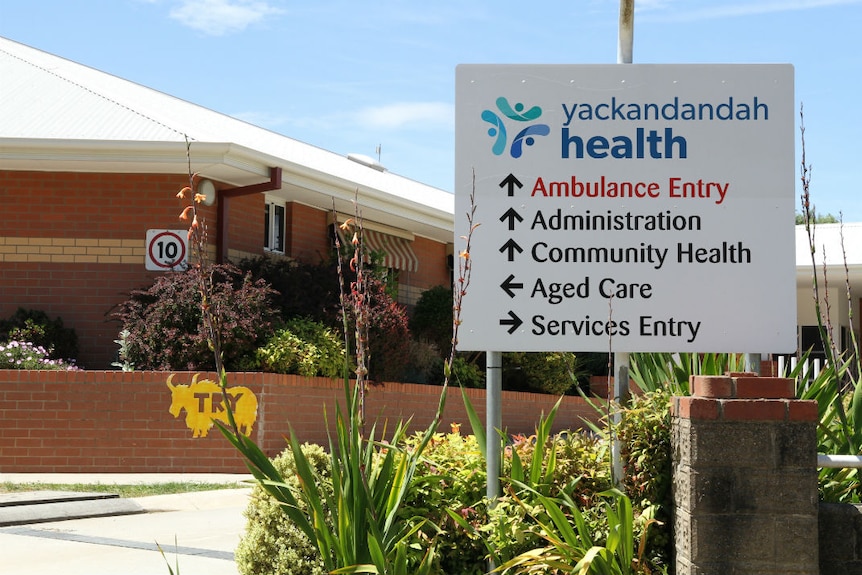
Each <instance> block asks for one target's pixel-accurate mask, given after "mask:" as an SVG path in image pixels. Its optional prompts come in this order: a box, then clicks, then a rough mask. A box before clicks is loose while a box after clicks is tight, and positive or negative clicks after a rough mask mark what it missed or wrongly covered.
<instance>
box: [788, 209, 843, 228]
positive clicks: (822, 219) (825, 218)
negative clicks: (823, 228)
mask: <svg viewBox="0 0 862 575" xmlns="http://www.w3.org/2000/svg"><path fill="white" fill-rule="evenodd" d="M813 213H814V212H812V215H813ZM809 217H810V216H809ZM805 221H806V216H805V214H804V213H799V212H796V225H797V226H802V225H805ZM812 222H813V223H815V224H837V223H838V218H836V217H835V216H833V215H832V214H817V215H816V216H814V218H813V220H812Z"/></svg>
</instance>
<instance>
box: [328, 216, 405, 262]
mask: <svg viewBox="0 0 862 575" xmlns="http://www.w3.org/2000/svg"><path fill="white" fill-rule="evenodd" d="M335 229H336V231H338V235H339V237H340V238H341V244H342V245H345V246H347V245H350V239H351V237H352V236H351V237H347V234H346V233H345V232H344V231H343V230H342V229H341V228H339V227H337V226H336V228H335ZM362 241H363V243H364V244H365V252H366V255H365V259H364V261H368V254H369V253H370V252H382V253H383V254H384V255H383V261H382V262H381V263H382V265H383V267H387V268H395V269H398V270H403V271H410V272H415V271H418V270H419V258H418V257H416V254H415V253H414V252H413V247H412V246H411V245H410V243H411V242H410V240H407V239H404V238H399V237H397V236H393V235H390V234H385V233H383V232H378V231H375V230H369V229H368V228H365V229H363V230H362Z"/></svg>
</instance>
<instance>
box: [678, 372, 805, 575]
mask: <svg viewBox="0 0 862 575" xmlns="http://www.w3.org/2000/svg"><path fill="white" fill-rule="evenodd" d="M690 386H691V393H692V395H691V396H690V397H674V398H673V404H672V407H671V409H672V416H673V418H672V422H673V423H672V442H673V485H674V507H675V509H674V539H675V544H676V573H677V575H726V574H744V575H777V574H783V573H788V574H789V573H793V574H806V575H817V574H819V567H818V527H817V510H818V495H817V436H816V425H817V403H816V402H815V401H800V400H796V399H794V398H795V386H794V381H793V380H792V379H787V378H779V377H757V376H756V375H754V374H751V373H731V374H728V375H727V376H693V377H692V378H691V381H690Z"/></svg>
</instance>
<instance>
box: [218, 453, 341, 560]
mask: <svg viewBox="0 0 862 575" xmlns="http://www.w3.org/2000/svg"><path fill="white" fill-rule="evenodd" d="M302 453H303V454H305V456H306V458H307V459H308V462H309V464H310V465H311V467H312V469H313V470H314V472H315V473H316V474H317V476H318V477H320V481H321V485H323V486H325V485H329V483H328V482H329V477H328V474H329V456H328V455H327V454H326V452H325V451H324V450H323V448H322V447H320V446H318V445H312V444H305V445H303V446H302ZM272 463H273V465H274V466H275V467H276V469H278V470H279V471H280V472H281V474H282V476H283V477H284V478H285V482H286V483H287V484H288V485H290V487H291V488H292V489H298V488H299V480H298V476H297V474H296V468H295V464H294V460H293V453H292V452H291V450H290V448H287V449H286V450H284V451H283V452H282V453H281V454H280V455H279V456H278V457H275V458H274V459H273V460H272ZM329 489H330V490H331V489H332V487H331V485H330V487H329ZM245 517H246V530H245V533H244V534H243V536H242V538H241V539H240V542H239V545H238V546H237V548H236V552H235V554H234V555H235V559H236V566H237V570H238V571H239V572H240V574H241V575H326V569H325V568H324V566H323V561H322V560H321V558H320V553H319V551H318V550H317V546H316V545H314V544H313V543H312V542H311V541H309V540H308V538H307V537H306V536H305V534H304V533H303V532H302V531H301V530H300V529H299V528H298V527H296V525H294V524H293V522H292V521H291V520H290V519H289V518H288V516H287V515H286V514H285V513H284V512H283V511H282V509H281V505H280V504H279V503H278V502H276V500H275V499H274V498H273V497H272V496H270V495H269V494H268V493H267V492H266V491H264V489H263V488H262V487H261V486H260V485H259V484H256V485H255V486H254V489H253V490H252V496H251V501H250V503H249V506H248V508H247V509H246V510H245Z"/></svg>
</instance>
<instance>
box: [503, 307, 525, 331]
mask: <svg viewBox="0 0 862 575" xmlns="http://www.w3.org/2000/svg"><path fill="white" fill-rule="evenodd" d="M522 323H524V322H523V321H521V318H519V317H518V316H516V315H515V312H513V311H512V310H509V319H505V318H504V319H501V320H500V325H508V326H511V327H509V333H515V330H516V329H518V328H519V327H521V324H522Z"/></svg>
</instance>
